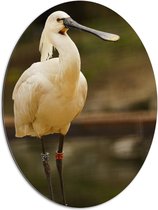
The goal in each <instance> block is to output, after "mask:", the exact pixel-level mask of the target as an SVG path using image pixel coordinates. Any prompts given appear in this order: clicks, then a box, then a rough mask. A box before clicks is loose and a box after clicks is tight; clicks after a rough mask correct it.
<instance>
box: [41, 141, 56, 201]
mask: <svg viewBox="0 0 158 210" xmlns="http://www.w3.org/2000/svg"><path fill="white" fill-rule="evenodd" d="M41 145H42V153H41V159H42V162H43V167H44V172H45V174H46V178H47V181H48V186H49V192H50V198H51V200H54V196H53V188H52V179H51V169H50V166H49V162H48V161H49V153H48V152H46V151H45V146H44V141H43V139H42V138H41Z"/></svg>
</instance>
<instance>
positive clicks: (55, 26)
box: [45, 11, 70, 35]
mask: <svg viewBox="0 0 158 210" xmlns="http://www.w3.org/2000/svg"><path fill="white" fill-rule="evenodd" d="M69 18H70V16H69V15H68V14H67V13H65V12H63V11H56V12H53V13H52V14H51V15H49V17H48V18H47V21H46V24H45V28H47V30H49V31H50V33H51V32H52V33H59V34H61V35H64V34H65V32H66V31H67V30H68V28H67V27H66V26H65V25H64V21H65V20H66V19H69Z"/></svg>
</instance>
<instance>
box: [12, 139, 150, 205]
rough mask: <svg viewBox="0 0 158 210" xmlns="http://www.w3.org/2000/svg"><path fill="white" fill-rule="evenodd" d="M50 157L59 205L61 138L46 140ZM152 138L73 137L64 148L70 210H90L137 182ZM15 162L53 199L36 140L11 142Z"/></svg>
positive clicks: (38, 143)
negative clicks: (80, 209)
mask: <svg viewBox="0 0 158 210" xmlns="http://www.w3.org/2000/svg"><path fill="white" fill-rule="evenodd" d="M44 140H45V146H46V151H48V152H49V153H50V160H49V162H50V166H51V169H52V182H53V190H54V198H55V202H57V203H61V202H62V197H61V191H60V184H59V177H58V174H57V170H56V165H55V151H56V148H57V145H58V136H57V135H55V136H53V137H51V136H49V137H45V139H44ZM150 144H151V138H148V139H145V138H143V139H142V137H139V136H136V135H128V136H120V137H118V138H109V137H108V138H107V137H106V136H101V137H97V136H96V137H94V136H93V137H91V136H88V137H75V136H74V137H70V136H67V137H66V139H65V145H64V162H63V173H64V184H65V194H66V200H67V203H68V206H71V207H88V206H94V205H98V204H101V203H103V202H105V201H108V200H109V199H111V198H113V197H115V196H116V195H117V194H118V193H120V192H121V191H122V190H123V189H124V188H126V186H127V185H128V184H129V183H130V182H131V181H132V180H133V178H134V177H135V176H136V174H137V173H138V171H139V169H140V168H141V166H142V164H143V162H144V160H145V157H146V155H147V152H148V150H149V147H150ZM9 145H10V149H11V151H12V154H13V156H14V158H15V161H16V163H17V165H18V167H19V168H20V170H21V171H22V173H23V174H24V176H25V177H26V179H27V180H28V181H29V182H30V183H31V185H32V186H33V187H34V188H36V189H37V190H38V191H39V192H40V193H41V194H43V195H44V196H45V197H48V198H49V190H48V186H47V181H46V178H45V174H44V171H43V166H42V161H41V156H40V154H41V144H40V141H39V140H38V139H36V138H23V139H13V140H11V141H10V142H9Z"/></svg>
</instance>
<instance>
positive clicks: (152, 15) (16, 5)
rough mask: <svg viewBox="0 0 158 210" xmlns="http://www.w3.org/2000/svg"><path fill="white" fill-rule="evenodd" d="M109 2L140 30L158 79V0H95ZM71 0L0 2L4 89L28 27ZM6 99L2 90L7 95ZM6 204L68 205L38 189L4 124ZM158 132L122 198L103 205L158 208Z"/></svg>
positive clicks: (0, 161) (2, 191) (1, 177)
mask: <svg viewBox="0 0 158 210" xmlns="http://www.w3.org/2000/svg"><path fill="white" fill-rule="evenodd" d="M91 1H92V2H97V3H100V4H102V5H105V6H107V7H109V8H111V9H113V10H114V11H115V12H117V13H118V14H120V15H121V16H122V17H123V18H124V19H125V20H126V21H127V22H128V23H129V24H130V25H131V26H132V27H133V28H134V30H135V31H136V32H137V34H138V35H139V37H140V38H141V40H142V42H143V44H144V46H145V47H146V49H147V52H148V55H149V57H150V60H151V63H152V66H153V69H154V73H155V77H156V81H157V76H158V73H157V72H158V59H157V55H158V43H157V38H158V30H156V28H157V20H158V12H157V3H156V1H154V0H150V1H149V0H146V1H138V0H95V1H93V0H91ZM63 2H66V1H65V0H62V1H61V0H54V1H39V0H38V1H37V0H27V1H21V0H14V1H10V0H5V1H3V3H1V6H0V70H1V74H2V76H1V77H0V80H1V81H0V84H1V94H2V85H3V79H4V74H5V70H6V66H7V63H8V60H9V57H10V55H11V53H12V50H13V48H14V46H15V44H16V42H17V40H18V39H19V37H20V36H21V34H22V33H23V31H24V30H25V29H26V28H27V26H28V25H29V24H30V23H31V22H32V21H33V20H34V19H35V18H36V17H37V16H38V15H39V14H41V13H43V12H44V11H45V10H47V9H49V8H50V7H53V6H55V5H57V4H59V3H63ZM1 98H2V95H1ZM1 114H2V113H1ZM0 129H1V130H0V167H1V168H0V169H1V170H0V171H1V172H0V198H1V202H0V206H1V207H3V208H5V209H16V210H21V209H23V210H28V209H40V210H41V209H47V210H52V208H56V209H62V208H65V207H62V206H59V205H57V204H54V203H52V202H50V201H49V200H47V199H45V198H44V197H42V196H41V195H39V194H38V193H36V192H35V190H33V189H32V187H30V185H28V184H27V183H26V181H25V179H24V178H23V177H22V176H21V174H20V173H19V170H18V169H17V167H16V166H15V163H14V161H13V160H12V157H11V155H10V152H9V149H8V145H7V143H6V140H5V135H4V131H3V125H2V122H1V126H0ZM156 137H158V134H157V129H156V132H155V136H154V140H153V143H152V147H151V149H150V152H149V154H148V157H147V160H146V161H145V164H144V165H143V167H142V169H141V171H140V172H139V174H138V175H137V177H136V179H134V181H133V182H132V183H131V184H130V185H129V186H128V187H127V188H126V189H125V190H124V191H123V192H122V193H121V194H119V195H118V196H117V197H115V198H114V199H112V200H110V201H109V202H106V203H105V204H102V205H99V206H97V207H93V208H97V209H104V208H106V210H117V209H123V210H126V209H128V210H133V209H143V210H148V209H157V208H158V202H157V194H158V193H157V189H158V167H157V159H158V152H157V148H158V142H157V141H156V139H157V138H156Z"/></svg>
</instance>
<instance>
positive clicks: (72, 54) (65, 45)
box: [55, 35, 81, 93]
mask: <svg viewBox="0 0 158 210" xmlns="http://www.w3.org/2000/svg"><path fill="white" fill-rule="evenodd" d="M55 47H56V49H57V50H58V53H59V69H60V73H61V78H62V80H63V87H64V86H65V88H66V89H67V91H68V92H69V93H72V92H73V91H75V88H76V86H77V85H78V80H79V75H80V68H81V61H80V55H79V52H78V49H77V47H76V45H75V44H74V42H73V41H72V40H71V39H70V37H69V36H68V35H60V40H59V42H58V46H55Z"/></svg>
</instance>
